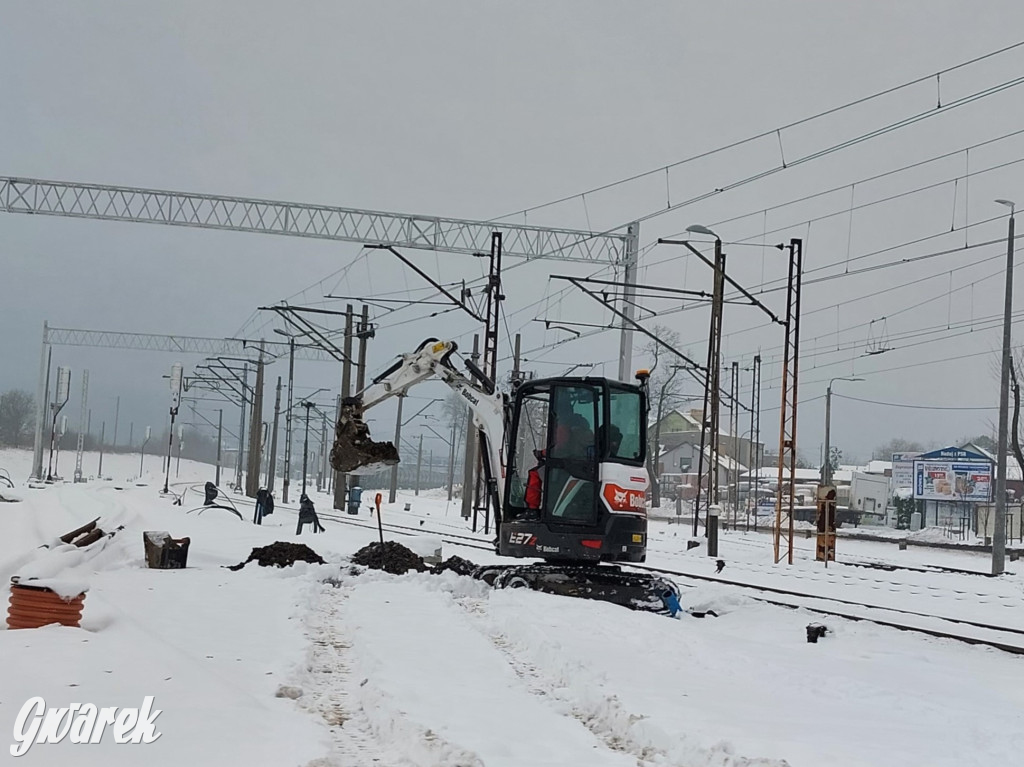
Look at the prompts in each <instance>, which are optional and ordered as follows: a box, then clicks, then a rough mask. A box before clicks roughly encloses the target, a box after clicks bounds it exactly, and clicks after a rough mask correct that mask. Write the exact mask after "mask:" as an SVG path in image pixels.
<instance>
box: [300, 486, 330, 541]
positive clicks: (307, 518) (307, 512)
mask: <svg viewBox="0 0 1024 767" xmlns="http://www.w3.org/2000/svg"><path fill="white" fill-rule="evenodd" d="M305 525H312V526H313V532H314V533H322V532H323V531H324V526H323V525H321V524H320V517H318V516H317V515H316V509H314V508H313V502H312V501H311V500H309V496H308V495H306V494H305V493H303V494H302V497H301V498H299V526H298V527H297V528H296V529H295V534H296V535H302V528H303V527H304V526H305Z"/></svg>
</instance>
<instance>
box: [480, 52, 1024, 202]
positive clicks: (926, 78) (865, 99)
mask: <svg viewBox="0 0 1024 767" xmlns="http://www.w3.org/2000/svg"><path fill="white" fill-rule="evenodd" d="M1021 46H1024V40H1022V41H1020V42H1016V43H1012V44H1010V45H1006V46H1003V47H1002V48H997V49H996V50H993V51H989V52H987V53H984V54H982V55H980V56H975V57H973V58H970V59H967V60H966V61H961V62H960V63H958V64H954V65H952V66H950V67H946V68H945V69H940V70H938V71H937V72H933V73H931V74H928V75H922V76H920V77H915V78H913V79H911V80H907V81H905V82H902V83H899V84H897V85H894V86H890V87H888V88H884V89H882V90H879V91H876V92H875V93H871V94H869V95H867V96H862V97H860V98H857V99H854V100H852V101H848V102H846V103H844V104H841V105H839V106H836V107H831V108H829V109H825V110H822V111H820V112H817V113H815V114H812V115H808V116H807V117H803V118H800V119H799V120H794V121H793V122H790V123H786V124H785V125H780V126H778V127H775V128H770V129H768V130H765V131H762V132H760V133H757V134H754V135H752V136H748V137H746V138H743V139H740V140H738V141H733V142H730V143H728V144H724V145H722V146H719V147H716V148H714V149H710V150H707V151H704V152H699V153H697V154H694V155H690V156H688V157H685V158H683V159H681V160H676V161H674V162H671V163H668V164H666V165H662V166H659V167H657V168H652V169H651V170H647V171H642V172H640V173H634V174H632V175H630V176H626V177H623V178H620V179H618V180H616V181H611V182H608V183H605V184H601V185H599V186H595V187H592V188H590V189H587V190H584V191H582V192H576V193H574V194H570V195H566V196H564V197H560V198H558V199H555V200H550V201H548V202H544V203H540V204H538V205H532V206H530V207H527V208H522V209H520V210H517V211H515V212H512V213H506V214H504V215H502V216H498V217H496V218H494V219H491V220H492V221H501V220H502V219H506V218H513V217H516V216H525V215H526V214H528V213H532V212H534V211H537V210H541V209H543V208H548V207H551V206H553V205H560V204H561V203H564V202H569V201H570V200H574V199H576V198H577V197H582V196H584V195H588V194H589V195H593V194H596V193H597V192H603V191H605V190H607V189H611V188H613V187H617V186H621V185H623V184H628V183H631V182H633V181H638V180H640V179H642V178H646V177H648V176H653V175H655V174H658V173H663V172H664V173H668V172H669V171H670V170H672V169H673V168H678V167H680V166H682V165H686V164H688V163H691V162H695V161H697V160H702V159H705V158H707V157H711V156H713V155H716V154H720V153H722V152H727V151H729V150H731V149H736V148H738V147H741V146H744V145H745V144H749V143H753V142H756V141H760V140H762V139H765V138H769V137H771V136H773V135H776V136H778V137H779V140H780V142H781V134H782V131H788V130H791V129H792V128H796V127H799V126H801V125H806V124H807V123H810V122H814V121H815V120H820V119H822V118H824V117H829V116H831V115H834V114H838V113H839V112H842V111H844V110H847V109H851V108H853V107H856V106H860V105H862V104H866V103H869V102H871V101H874V100H876V99H879V98H882V97H884V96H888V95H891V94H893V93H898V92H899V91H901V90H905V89H906V88H910V87H913V86H915V85H920V84H921V83H927V82H930V81H931V80H932V78H935V77H939V76H940V75H943V74H948V73H950V72H955V71H957V70H960V69H964V68H966V67H969V66H972V65H974V64H978V63H980V62H982V61H985V60H987V59H990V58H994V57H996V56H1001V55H1002V54H1004V53H1008V52H1010V51H1012V50H1014V49H1016V48H1020V47H1021ZM943 108H944V107H943V105H942V103H941V100H940V101H939V102H937V104H936V107H935V109H936V110H941V109H943ZM782 164H783V167H785V166H786V163H785V159H784V158H782ZM671 208H672V205H671V204H669V205H667V206H666V209H671Z"/></svg>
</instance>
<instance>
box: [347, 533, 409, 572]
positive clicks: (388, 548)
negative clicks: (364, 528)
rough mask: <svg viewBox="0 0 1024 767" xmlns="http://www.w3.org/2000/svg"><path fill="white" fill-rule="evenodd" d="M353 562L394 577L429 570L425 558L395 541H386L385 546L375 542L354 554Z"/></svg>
mask: <svg viewBox="0 0 1024 767" xmlns="http://www.w3.org/2000/svg"><path fill="white" fill-rule="evenodd" d="M352 561H353V562H354V563H355V564H357V565H363V567H370V568H372V569H374V570H383V571H384V572H386V573H391V574H392V575H402V574H403V573H406V572H408V571H409V570H416V571H417V572H420V573H422V572H425V571H426V570H427V566H426V565H425V564H424V563H423V557H421V556H419V555H418V554H416V553H415V552H413V551H410V550H409V549H407V548H406V547H405V546H403V545H402V544H400V543H395V542H394V541H385V542H384V545H383V546H381V545H380V543H378V542H377V541H374V542H373V543H371V544H370V545H369V546H364V547H363V548H361V549H359V551H357V552H356V553H355V554H353V555H352Z"/></svg>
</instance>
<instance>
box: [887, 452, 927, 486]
mask: <svg viewBox="0 0 1024 767" xmlns="http://www.w3.org/2000/svg"><path fill="white" fill-rule="evenodd" d="M920 455H921V454H920V453H893V454H892V488H893V491H895V490H897V489H899V488H912V487H913V486H914V459H915V458H918V457H919V456H920Z"/></svg>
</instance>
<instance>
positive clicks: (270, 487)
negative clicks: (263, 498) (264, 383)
mask: <svg viewBox="0 0 1024 767" xmlns="http://www.w3.org/2000/svg"><path fill="white" fill-rule="evenodd" d="M280 417H281V376H278V377H277V394H276V395H275V396H274V426H273V428H272V429H271V430H270V460H269V461H267V481H266V486H267V492H268V493H273V492H274V479H275V478H276V477H277V429H278V421H279V419H280Z"/></svg>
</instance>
